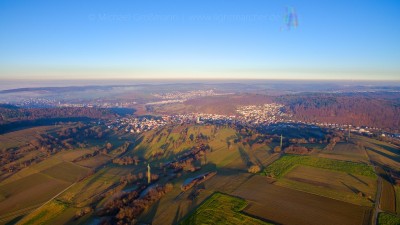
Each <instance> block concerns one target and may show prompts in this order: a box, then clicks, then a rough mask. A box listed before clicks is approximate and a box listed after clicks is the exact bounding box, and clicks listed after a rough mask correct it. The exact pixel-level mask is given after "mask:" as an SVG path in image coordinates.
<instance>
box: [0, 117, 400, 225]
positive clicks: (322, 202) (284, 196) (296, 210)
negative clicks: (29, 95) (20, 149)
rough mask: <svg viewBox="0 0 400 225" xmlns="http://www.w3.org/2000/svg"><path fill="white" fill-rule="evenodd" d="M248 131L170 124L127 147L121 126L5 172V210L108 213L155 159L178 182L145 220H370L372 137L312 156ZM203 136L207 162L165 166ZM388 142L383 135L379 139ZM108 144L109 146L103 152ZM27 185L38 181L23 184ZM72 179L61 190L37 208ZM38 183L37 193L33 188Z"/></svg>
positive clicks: (52, 218)
mask: <svg viewBox="0 0 400 225" xmlns="http://www.w3.org/2000/svg"><path fill="white" fill-rule="evenodd" d="M246 132H248V131H243V130H238V129H235V128H233V127H230V126H219V125H201V124H195V125H191V124H180V125H176V126H169V125H167V126H165V127H161V128H159V129H155V130H151V131H148V132H144V133H142V134H140V135H138V136H137V137H132V138H131V140H134V141H131V142H130V143H134V144H131V145H130V147H129V148H127V149H126V151H123V153H122V154H121V155H120V153H119V152H118V150H117V149H118V148H119V147H120V146H122V145H123V144H124V142H125V140H127V141H128V140H129V139H128V136H127V137H125V136H124V139H118V135H115V134H114V135H112V136H110V139H107V140H100V139H99V140H93V141H92V142H93V143H97V145H95V146H93V145H89V146H86V147H79V148H75V149H72V150H68V151H61V152H58V153H56V154H54V155H51V156H50V157H48V158H46V159H45V160H44V161H43V162H40V163H37V164H34V165H31V166H29V167H27V168H24V169H22V170H20V171H18V172H17V173H15V174H13V175H12V176H10V177H8V178H7V179H4V180H3V181H2V182H1V184H0V210H4V211H3V212H2V213H1V214H2V216H4V215H6V216H7V215H10V214H11V213H12V212H13V211H15V210H21V209H22V210H26V211H25V212H24V213H22V212H21V214H18V215H19V216H20V215H24V214H26V213H28V212H32V213H31V214H29V215H27V216H26V217H24V218H23V220H21V221H20V222H23V224H66V223H72V224H85V223H90V222H93V221H100V220H101V219H103V218H104V217H101V216H98V211H99V210H101V209H102V208H103V207H105V206H107V204H109V203H110V202H112V200H113V199H115V198H118V197H119V196H122V195H123V194H124V193H128V192H129V191H130V190H134V189H135V188H138V187H140V186H139V185H141V184H140V183H139V184H136V183H129V182H127V183H124V181H123V180H122V178H123V177H125V176H127V175H132V174H135V176H136V175H138V174H139V173H142V176H143V175H144V173H145V171H146V166H147V163H150V165H151V167H152V173H154V174H157V175H159V180H157V181H156V182H157V184H164V183H165V182H171V183H172V184H173V188H172V190H171V191H170V192H168V193H166V194H165V196H163V197H162V198H161V199H159V200H157V201H156V202H154V204H152V205H150V206H149V207H148V208H146V209H145V210H144V212H143V213H142V214H141V215H140V216H139V217H138V220H137V221H139V222H143V223H151V224H154V225H158V224H160V225H161V224H204V223H211V224H212V222H215V221H216V222H215V223H214V224H224V223H228V222H227V221H229V223H232V221H234V222H233V223H234V224H268V223H275V224H299V225H303V224H307V225H308V224H310V225H313V224H327V225H329V224H344V225H346V224H354V225H364V224H369V222H370V214H371V210H372V208H371V206H373V203H374V200H375V195H376V189H377V182H376V178H377V177H376V175H375V172H374V170H373V168H372V166H370V165H369V160H368V158H367V156H368V155H367V154H366V151H365V149H364V147H363V146H362V145H359V144H355V143H352V142H351V143H344V142H340V143H338V144H337V145H336V146H335V148H334V149H333V150H326V149H323V148H324V146H326V145H325V144H321V143H314V144H301V145H304V146H307V147H311V148H314V151H313V152H312V153H311V154H309V155H305V156H301V155H292V154H282V153H279V152H274V150H273V149H274V147H275V146H277V145H278V144H279V143H277V141H276V139H273V138H271V139H270V138H269V137H268V139H267V138H266V137H265V136H262V135H260V134H257V133H255V134H254V133H253V134H251V135H250V134H247V133H246ZM125 138H126V139H125ZM358 138H361V137H354V139H355V140H356V139H357V140H358ZM260 140H261V141H260ZM368 140H369V139H368ZM107 142H110V143H112V146H113V148H112V149H110V150H109V151H107V152H104V151H103V150H104V148H103V147H102V146H104V143H107ZM371 142H373V141H371ZM201 144H204V145H208V146H209V149H207V150H206V151H205V152H204V154H202V155H199V156H198V157H197V158H195V160H194V161H193V162H192V165H194V166H196V167H198V169H196V170H194V171H186V170H180V171H178V172H176V173H175V172H172V171H171V170H168V168H165V167H163V165H164V164H167V163H169V162H171V161H174V160H177V159H180V158H181V157H182V156H183V155H185V154H187V153H190V152H191V150H192V149H193V147H194V146H199V145H201ZM378 144H379V143H378V142H374V145H375V147H377V146H378ZM371 146H372V145H371ZM378 147H379V146H378ZM99 149H102V151H103V152H104V153H103V152H102V153H96V154H93V153H95V152H96V151H97V152H99ZM367 151H368V150H367ZM381 151H383V150H382V149H381ZM118 157H121V158H122V157H136V158H137V159H138V162H137V163H133V164H118V163H116V162H114V159H116V158H118ZM382 159H383V158H382ZM252 165H257V166H259V167H260V168H261V169H262V172H261V174H262V175H267V176H261V175H258V174H252V173H249V172H248V168H249V167H250V166H252ZM214 171H215V172H217V174H216V175H215V176H214V177H212V178H211V179H209V180H207V181H205V182H204V183H201V184H199V185H196V186H194V187H192V188H191V189H189V190H187V191H185V192H182V190H181V188H180V187H181V185H182V184H183V183H184V181H185V180H186V179H190V178H193V177H196V176H199V175H201V174H204V173H207V172H214ZM82 178H84V179H82ZM35 182H37V183H35ZM75 182H76V183H75ZM140 182H142V184H143V181H140ZM39 183H40V185H42V186H40V185H39ZM72 183H75V184H74V185H73V186H71V187H69V185H71V184H72ZM26 186H30V187H31V188H30V189H24V188H22V187H26ZM36 186H37V187H36ZM66 187H69V188H68V189H67V190H65V192H63V193H62V194H60V195H59V196H58V197H57V198H55V199H54V200H52V201H51V202H49V203H47V204H46V205H44V206H42V207H41V208H40V209H39V210H35V208H37V207H38V206H40V205H41V204H43V202H46V201H47V200H48V199H50V198H52V197H54V196H55V195H56V194H58V193H60V191H62V190H64V189H66ZM391 187H392V186H391ZM384 189H385V184H384ZM31 191H35V193H37V195H29V193H32V192H31ZM385 192H386V194H382V195H381V196H382V200H381V204H382V205H384V204H386V203H387V202H388V201H387V200H386V201H385V200H384V198H385V199H389V198H388V197H385V196H389V195H387V193H389V192H387V191H385ZM393 195H394V192H393ZM18 197H21V198H23V199H27V200H28V201H27V202H23V205H15V207H7V206H8V205H10V204H11V203H13V202H17V203H18V202H21V204H22V201H21V199H18ZM30 198H31V199H30ZM385 202H386V203H385ZM390 204H393V201H392V202H391V203H390ZM1 207H2V208H1ZM86 207H89V208H90V209H93V211H90V212H89V213H88V214H85V215H84V216H82V217H80V218H78V219H74V218H75V214H76V212H79V211H80V210H82V209H83V208H86ZM52 209H53V210H52ZM385 210H386V209H385ZM287 212H293V213H290V214H288V213H287ZM224 218H230V219H229V220H225V219H224ZM232 218H235V219H233V220H232ZM4 221H5V220H4ZM8 221H9V220H8Z"/></svg>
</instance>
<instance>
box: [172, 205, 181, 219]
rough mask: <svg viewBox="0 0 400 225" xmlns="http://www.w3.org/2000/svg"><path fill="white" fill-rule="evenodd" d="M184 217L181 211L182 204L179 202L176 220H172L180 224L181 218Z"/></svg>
mask: <svg viewBox="0 0 400 225" xmlns="http://www.w3.org/2000/svg"><path fill="white" fill-rule="evenodd" d="M181 218H182V213H181V205H180V204H179V206H178V210H176V213H175V217H174V220H173V221H172V224H178V222H179V220H180V219H181Z"/></svg>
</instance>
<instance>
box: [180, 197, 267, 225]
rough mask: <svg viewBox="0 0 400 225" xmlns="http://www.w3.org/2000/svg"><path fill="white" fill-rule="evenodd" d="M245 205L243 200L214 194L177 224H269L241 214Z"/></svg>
mask: <svg viewBox="0 0 400 225" xmlns="http://www.w3.org/2000/svg"><path fill="white" fill-rule="evenodd" d="M246 205H247V203H246V201H245V200H243V199H240V198H237V197H232V196H229V195H225V194H221V193H215V194H213V195H212V196H211V197H210V198H208V199H207V200H206V201H205V202H203V203H202V204H201V205H200V206H199V207H198V208H197V209H196V210H195V211H194V212H192V213H190V214H189V215H188V216H187V217H186V218H185V219H184V220H183V221H182V222H180V223H179V224H181V225H192V224H193V225H196V224H221V225H223V224H232V225H236V224H246V225H247V224H250V225H262V224H265V225H266V224H269V223H266V222H263V221H261V220H259V219H256V218H252V217H250V216H247V215H244V214H242V213H241V212H240V211H241V210H243V209H244V208H245V207H246Z"/></svg>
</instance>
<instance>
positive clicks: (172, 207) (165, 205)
mask: <svg viewBox="0 0 400 225" xmlns="http://www.w3.org/2000/svg"><path fill="white" fill-rule="evenodd" d="M199 173H204V172H199ZM196 175H197V173H195V174H192V175H191V176H196ZM252 176H253V175H252V174H249V173H241V172H238V171H235V170H231V169H225V168H222V169H219V170H218V173H217V175H215V176H214V177H213V178H211V179H210V180H207V181H206V182H204V183H202V184H201V186H202V187H204V190H203V191H201V192H200V195H199V196H198V197H197V198H195V199H194V200H188V195H189V194H190V192H191V190H189V191H187V192H184V193H181V190H180V186H181V185H182V183H183V181H184V180H185V179H186V178H187V177H182V178H181V179H179V180H177V181H176V182H174V189H173V191H172V192H170V193H168V194H167V195H166V196H165V197H163V198H162V199H161V200H160V201H159V202H158V203H157V204H156V205H154V206H153V207H152V208H151V209H149V210H148V211H147V212H145V213H144V215H143V216H142V217H141V219H140V221H143V222H145V223H151V224H153V225H164V224H176V223H177V222H178V221H180V220H181V219H182V218H183V217H184V216H185V215H186V214H187V213H190V212H191V211H192V210H194V209H195V208H196V207H197V206H198V205H199V204H200V203H201V202H203V201H204V200H206V198H208V197H209V196H211V195H212V194H213V193H214V192H223V193H227V194H230V193H232V192H233V191H235V190H236V189H237V188H238V187H239V186H240V185H242V184H243V183H245V182H246V181H247V180H248V179H250V178H251V177H252ZM263 178H264V179H265V181H267V180H268V178H267V177H263Z"/></svg>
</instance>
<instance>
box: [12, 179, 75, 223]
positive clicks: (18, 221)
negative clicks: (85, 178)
mask: <svg viewBox="0 0 400 225" xmlns="http://www.w3.org/2000/svg"><path fill="white" fill-rule="evenodd" d="M75 184H76V182H75V183H72V184H71V185H70V186H68V187H66V188H65V189H64V190H62V191H61V192H59V193H58V194H56V195H55V196H54V197H52V198H51V199H49V200H48V201H46V202H45V203H43V204H42V205H40V206H39V207H38V208H36V209H35V210H33V211H32V212H31V213H33V212H36V211H38V210H39V209H41V208H42V207H43V206H45V205H47V204H48V203H50V202H51V201H53V200H54V199H55V198H57V197H58V196H60V195H61V194H62V193H64V192H65V191H67V190H68V189H69V188H71V187H72V186H74V185H75ZM28 215H29V214H28ZM26 216H27V215H26ZM26 216H24V217H23V218H21V219H20V220H19V221H18V222H17V223H16V224H20V221H22V220H23V219H24V218H25V217H26Z"/></svg>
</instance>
